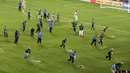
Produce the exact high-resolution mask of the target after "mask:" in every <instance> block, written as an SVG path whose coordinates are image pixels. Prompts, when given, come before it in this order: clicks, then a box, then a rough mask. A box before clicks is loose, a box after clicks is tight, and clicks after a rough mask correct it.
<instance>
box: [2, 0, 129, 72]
mask: <svg viewBox="0 0 130 73" xmlns="http://www.w3.org/2000/svg"><path fill="white" fill-rule="evenodd" d="M18 2H19V0H0V34H2V35H1V36H0V73H111V70H110V69H111V66H112V65H113V64H114V63H116V62H117V60H116V59H115V58H114V57H112V59H111V60H110V61H108V60H106V59H105V56H106V55H107V52H108V50H109V49H110V48H114V54H115V56H116V57H117V58H118V60H119V61H121V62H123V63H124V64H123V66H122V68H121V69H125V70H127V69H130V55H129V53H130V45H129V44H130V39H129V38H130V29H129V28H130V14H128V13H127V12H125V11H119V10H114V9H100V6H99V5H98V4H92V3H84V2H80V1H79V0H27V8H26V9H27V10H28V9H30V10H31V15H32V16H31V20H28V21H27V29H26V31H25V32H22V25H21V22H22V21H23V20H25V19H27V16H26V13H22V12H19V11H18V9H17V6H18ZM39 9H42V11H43V10H44V9H47V12H49V13H50V14H53V13H58V12H59V13H60V23H55V24H54V28H53V33H52V34H50V33H49V29H48V22H46V21H44V20H43V26H44V27H43V28H42V33H43V40H42V44H37V34H36V33H35V37H34V38H31V37H30V35H29V34H30V28H32V27H33V28H35V29H36V27H37V26H36V24H37V23H38V19H37V11H38V10H39ZM27 10H26V12H27ZM75 10H77V11H78V15H79V23H78V26H79V25H80V24H83V25H84V37H79V36H77V35H75V33H74V32H73V29H72V24H71V22H72V21H73V19H74V18H73V17H74V12H75ZM92 18H95V28H96V30H95V31H93V30H91V20H92ZM4 26H7V27H8V34H9V37H8V40H6V39H5V38H4V36H3V29H4ZM106 26H108V27H109V29H108V32H107V37H105V38H104V41H103V42H104V46H107V48H104V49H99V48H97V47H94V46H91V45H90V43H91V40H92V37H93V36H94V35H96V34H98V35H99V34H100V33H101V32H102V30H103V28H104V27H106ZM77 28H78V27H77ZM16 29H17V30H19V33H20V40H19V44H17V45H16V44H14V43H13V42H14V33H15V30H16ZM110 36H114V37H115V38H113V39H111V38H109V37H110ZM65 37H67V38H68V41H67V46H66V48H68V49H74V50H76V51H77V53H76V59H77V60H78V62H79V63H80V64H81V65H84V67H85V69H84V70H81V69H79V68H78V67H77V65H72V64H71V62H69V63H67V60H68V58H69V54H68V53H67V52H66V51H65V50H64V49H63V48H60V46H59V45H60V44H61V41H62V40H63V39H64V38H65ZM98 40H99V38H98ZM29 46H30V48H31V50H32V53H31V54H30V56H29V58H28V60H25V59H24V55H25V49H27V48H28V47H29ZM33 60H34V61H38V60H40V61H41V62H38V63H34V62H32V61H33Z"/></svg>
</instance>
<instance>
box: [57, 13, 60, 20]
mask: <svg viewBox="0 0 130 73" xmlns="http://www.w3.org/2000/svg"><path fill="white" fill-rule="evenodd" d="M59 21H60V13H59V12H58V13H57V22H59Z"/></svg>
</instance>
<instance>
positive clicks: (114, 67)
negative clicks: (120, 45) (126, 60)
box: [111, 62, 126, 73]
mask: <svg viewBox="0 0 130 73" xmlns="http://www.w3.org/2000/svg"><path fill="white" fill-rule="evenodd" d="M121 67H122V63H121V62H119V63H116V64H114V65H112V67H111V72H112V73H121V70H120V68H121ZM125 73H126V72H125Z"/></svg>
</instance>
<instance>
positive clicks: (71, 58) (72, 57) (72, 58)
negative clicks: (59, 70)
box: [68, 51, 76, 64]
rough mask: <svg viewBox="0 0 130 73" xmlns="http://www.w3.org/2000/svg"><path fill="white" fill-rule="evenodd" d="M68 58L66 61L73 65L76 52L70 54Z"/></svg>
mask: <svg viewBox="0 0 130 73" xmlns="http://www.w3.org/2000/svg"><path fill="white" fill-rule="evenodd" d="M69 56H70V58H69V59H68V61H72V64H74V62H75V56H76V51H73V52H71V53H70V55H69Z"/></svg>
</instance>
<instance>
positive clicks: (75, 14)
mask: <svg viewBox="0 0 130 73" xmlns="http://www.w3.org/2000/svg"><path fill="white" fill-rule="evenodd" d="M74 19H75V21H76V22H78V12H77V11H75V12H74Z"/></svg>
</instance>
